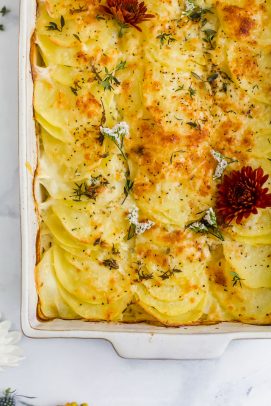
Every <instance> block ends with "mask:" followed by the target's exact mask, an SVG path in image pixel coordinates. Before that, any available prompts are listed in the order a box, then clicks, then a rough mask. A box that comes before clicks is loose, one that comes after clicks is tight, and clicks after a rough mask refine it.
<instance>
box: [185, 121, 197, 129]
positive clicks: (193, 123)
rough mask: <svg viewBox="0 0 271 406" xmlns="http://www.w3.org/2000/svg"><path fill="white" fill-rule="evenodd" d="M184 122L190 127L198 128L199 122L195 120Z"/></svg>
mask: <svg viewBox="0 0 271 406" xmlns="http://www.w3.org/2000/svg"><path fill="white" fill-rule="evenodd" d="M186 124H187V125H189V126H190V127H192V128H199V124H198V123H197V122H196V121H188V122H187V123H186Z"/></svg>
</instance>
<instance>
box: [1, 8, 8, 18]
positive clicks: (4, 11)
mask: <svg viewBox="0 0 271 406" xmlns="http://www.w3.org/2000/svg"><path fill="white" fill-rule="evenodd" d="M8 13H10V10H9V9H8V8H7V7H6V6H3V7H2V8H1V10H0V14H2V16H3V17H4V16H5V15H6V14H8Z"/></svg>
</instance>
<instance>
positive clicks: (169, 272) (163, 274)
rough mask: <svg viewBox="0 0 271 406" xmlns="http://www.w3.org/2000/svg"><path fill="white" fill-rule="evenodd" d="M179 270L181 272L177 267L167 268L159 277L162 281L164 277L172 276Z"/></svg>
mask: <svg viewBox="0 0 271 406" xmlns="http://www.w3.org/2000/svg"><path fill="white" fill-rule="evenodd" d="M180 272H182V271H181V270H180V269H177V268H173V269H169V270H168V271H166V272H163V273H162V274H161V275H160V278H161V279H162V280H163V281H165V280H166V279H169V278H171V276H173V275H174V274H175V273H180Z"/></svg>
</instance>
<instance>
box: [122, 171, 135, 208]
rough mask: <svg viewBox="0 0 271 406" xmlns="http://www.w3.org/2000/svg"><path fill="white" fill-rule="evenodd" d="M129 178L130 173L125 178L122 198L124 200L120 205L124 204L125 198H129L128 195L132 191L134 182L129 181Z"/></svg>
mask: <svg viewBox="0 0 271 406" xmlns="http://www.w3.org/2000/svg"><path fill="white" fill-rule="evenodd" d="M129 176H130V173H128V174H127V176H126V182H125V185H124V195H125V198H124V200H123V202H122V203H121V204H124V203H125V201H126V199H127V197H128V196H129V193H130V192H131V190H132V189H133V186H134V182H133V181H132V180H131V179H130V177H129Z"/></svg>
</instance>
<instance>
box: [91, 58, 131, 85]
mask: <svg viewBox="0 0 271 406" xmlns="http://www.w3.org/2000/svg"><path fill="white" fill-rule="evenodd" d="M125 67H126V61H120V62H119V63H118V65H117V66H116V67H115V69H113V71H112V72H109V70H108V68H107V67H105V68H104V70H105V76H104V77H103V78H102V77H101V75H100V73H101V72H98V70H97V68H96V67H95V66H94V65H92V72H93V73H94V75H95V79H96V80H97V81H98V83H100V85H101V86H102V87H103V89H104V90H109V91H111V90H113V89H114V87H115V86H119V85H120V81H119V80H118V78H117V77H116V76H115V74H116V72H118V71H120V70H122V69H124V68H125Z"/></svg>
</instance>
